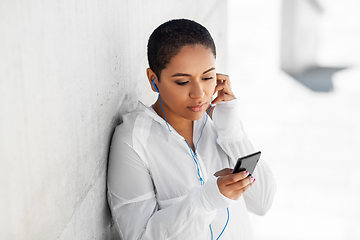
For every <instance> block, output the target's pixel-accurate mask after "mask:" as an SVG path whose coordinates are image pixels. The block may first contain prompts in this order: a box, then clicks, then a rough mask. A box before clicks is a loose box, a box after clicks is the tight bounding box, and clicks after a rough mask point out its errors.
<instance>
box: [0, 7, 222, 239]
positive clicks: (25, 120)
mask: <svg viewBox="0 0 360 240" xmlns="http://www.w3.org/2000/svg"><path fill="white" fill-rule="evenodd" d="M225 15H226V1H220V0H218V1H217V0H210V1H209V0H198V1H196V2H194V1H190V0H185V1H166V0H155V1H141V0H127V1H126V0H123V1H118V0H116V1H115V0H109V1H99V0H98V1H96V0H91V1H88V0H86V1H85V0H80V1H40V0H39V1H31V3H30V1H26V0H18V1H11V0H8V1H6V0H4V1H1V2H0V34H1V37H0V110H1V111H0V166H1V167H0V212H1V214H0V239H4V240H5V239H6V240H10V239H16V240H19V239H36V240H41V239H46V240H49V239H61V240H62V239H64V240H65V239H118V237H117V235H116V233H115V230H114V228H113V226H112V224H111V217H110V212H109V209H108V206H107V202H106V195H105V193H106V167H107V157H108V148H109V143H110V139H111V135H112V133H113V130H114V127H115V126H116V124H118V123H119V122H120V121H121V115H122V114H124V113H125V112H127V111H129V110H131V108H132V107H133V106H134V104H135V103H136V102H137V101H138V100H141V101H143V102H144V103H145V104H151V103H152V102H153V101H154V100H155V98H156V95H155V94H154V93H152V92H151V91H150V88H149V86H148V83H147V80H146V75H145V70H146V67H147V60H146V43H147V39H148V36H149V35H150V33H151V32H152V30H153V29H154V28H155V27H156V26H158V25H159V24H160V23H162V22H164V21H166V20H168V19H172V18H179V17H185V18H191V19H194V20H196V21H199V22H200V23H202V24H204V25H205V26H207V27H208V29H209V30H210V32H211V33H212V34H213V37H214V38H215V41H216V43H217V47H218V63H219V65H218V69H219V71H222V72H226V36H227V32H226V27H225V23H226V17H224V16H225Z"/></svg>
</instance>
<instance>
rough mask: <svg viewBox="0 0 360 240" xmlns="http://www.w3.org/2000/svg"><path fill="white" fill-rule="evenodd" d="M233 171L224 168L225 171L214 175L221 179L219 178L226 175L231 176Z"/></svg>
mask: <svg viewBox="0 0 360 240" xmlns="http://www.w3.org/2000/svg"><path fill="white" fill-rule="evenodd" d="M232 171H233V169H230V168H224V169H222V170H220V171H218V172H216V173H215V174H214V175H215V176H216V177H219V176H226V175H229V174H231V173H232Z"/></svg>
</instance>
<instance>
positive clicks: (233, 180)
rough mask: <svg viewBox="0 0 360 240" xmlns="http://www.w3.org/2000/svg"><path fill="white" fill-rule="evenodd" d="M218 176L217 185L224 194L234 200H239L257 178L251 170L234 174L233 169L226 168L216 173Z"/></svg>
mask: <svg viewBox="0 0 360 240" xmlns="http://www.w3.org/2000/svg"><path fill="white" fill-rule="evenodd" d="M214 175H215V176H218V177H219V178H218V180H217V185H218V188H219V190H220V192H221V194H222V195H224V196H225V197H227V198H230V199H232V200H238V199H239V198H240V196H241V194H243V193H244V192H245V191H246V190H248V189H249V188H250V187H251V186H252V185H253V184H254V181H255V179H254V178H253V177H252V176H249V172H247V171H243V172H239V173H234V174H232V169H229V168H225V169H223V170H220V171H219V172H217V173H215V174H214Z"/></svg>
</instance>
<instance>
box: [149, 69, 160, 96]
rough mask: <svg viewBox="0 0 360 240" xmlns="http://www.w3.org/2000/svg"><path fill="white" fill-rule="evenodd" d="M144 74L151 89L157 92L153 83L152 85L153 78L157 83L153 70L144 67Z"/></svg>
mask: <svg viewBox="0 0 360 240" xmlns="http://www.w3.org/2000/svg"><path fill="white" fill-rule="evenodd" d="M146 75H147V78H148V80H149V83H150V86H151V89H152V90H153V91H154V92H157V91H156V89H155V87H154V85H153V79H155V84H156V83H157V81H158V80H157V76H156V74H155V73H154V72H153V70H151V68H147V69H146Z"/></svg>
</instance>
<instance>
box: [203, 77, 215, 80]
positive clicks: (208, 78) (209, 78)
mask: <svg viewBox="0 0 360 240" xmlns="http://www.w3.org/2000/svg"><path fill="white" fill-rule="evenodd" d="M211 79H213V77H207V78H203V80H211Z"/></svg>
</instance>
